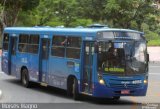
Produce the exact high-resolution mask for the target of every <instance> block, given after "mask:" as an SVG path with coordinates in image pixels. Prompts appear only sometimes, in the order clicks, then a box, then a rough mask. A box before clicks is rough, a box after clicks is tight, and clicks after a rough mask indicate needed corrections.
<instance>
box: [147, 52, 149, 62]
mask: <svg viewBox="0 0 160 109" xmlns="http://www.w3.org/2000/svg"><path fill="white" fill-rule="evenodd" d="M147 62H149V54H148V53H147Z"/></svg>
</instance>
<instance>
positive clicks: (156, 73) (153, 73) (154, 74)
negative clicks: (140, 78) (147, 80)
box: [149, 73, 160, 75]
mask: <svg viewBox="0 0 160 109" xmlns="http://www.w3.org/2000/svg"><path fill="white" fill-rule="evenodd" d="M149 75H160V73H149Z"/></svg>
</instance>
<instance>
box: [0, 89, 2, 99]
mask: <svg viewBox="0 0 160 109" xmlns="http://www.w3.org/2000/svg"><path fill="white" fill-rule="evenodd" d="M1 96H2V91H1V90H0V98H1Z"/></svg>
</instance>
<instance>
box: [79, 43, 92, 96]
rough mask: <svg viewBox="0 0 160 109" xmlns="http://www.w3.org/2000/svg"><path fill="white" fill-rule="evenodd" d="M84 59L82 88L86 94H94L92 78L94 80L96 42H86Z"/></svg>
mask: <svg viewBox="0 0 160 109" xmlns="http://www.w3.org/2000/svg"><path fill="white" fill-rule="evenodd" d="M83 51H84V55H83V56H84V60H83V63H84V64H82V65H83V67H82V68H83V70H82V72H83V73H82V75H81V77H82V79H81V80H82V81H81V83H82V84H81V89H82V92H84V93H86V94H92V80H93V74H92V72H93V55H94V43H93V42H84V49H83Z"/></svg>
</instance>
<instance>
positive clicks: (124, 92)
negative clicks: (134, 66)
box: [121, 90, 130, 94]
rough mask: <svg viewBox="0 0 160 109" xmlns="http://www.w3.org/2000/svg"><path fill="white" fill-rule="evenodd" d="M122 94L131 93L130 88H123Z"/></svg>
mask: <svg viewBox="0 0 160 109" xmlns="http://www.w3.org/2000/svg"><path fill="white" fill-rule="evenodd" d="M121 94H130V90H121Z"/></svg>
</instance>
